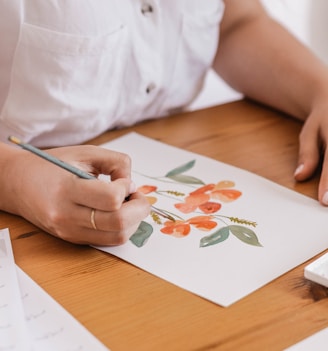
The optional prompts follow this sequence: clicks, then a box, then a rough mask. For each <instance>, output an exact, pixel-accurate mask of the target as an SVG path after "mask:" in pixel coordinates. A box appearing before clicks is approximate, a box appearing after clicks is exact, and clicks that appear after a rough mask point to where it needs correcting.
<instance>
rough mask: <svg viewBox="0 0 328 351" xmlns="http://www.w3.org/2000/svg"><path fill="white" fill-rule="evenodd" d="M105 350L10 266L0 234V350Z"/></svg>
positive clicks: (6, 244) (6, 233) (7, 244)
mask: <svg viewBox="0 0 328 351" xmlns="http://www.w3.org/2000/svg"><path fill="white" fill-rule="evenodd" d="M7 350H8V351H9V350H10V351H27V350H28V351H30V350H33V351H45V350H46V351H59V350H60V351H90V350H92V351H105V350H107V351H108V348H106V347H105V346H104V345H103V344H102V343H100V342H99V340H98V339H96V338H95V337H94V336H93V335H92V334H91V333H90V332H89V331H88V330H87V329H86V328H85V327H84V326H83V325H82V324H80V323H79V322H78V321H77V320H76V319H75V318H74V317H73V316H72V315H71V314H69V313H68V312H67V311H66V310H65V309H64V308H63V307H62V306H61V305H59V304H58V303H57V302H56V301H55V300H54V299H53V298H52V297H51V296H50V295H48V294H47V293H46V292H45V291H44V290H43V289H42V288H41V287H40V286H39V285H38V284H36V283H35V282H34V281H33V280H32V279H31V278H30V277H29V276H28V275H27V274H26V273H24V272H23V271H22V270H21V269H20V268H19V267H18V266H16V265H15V263H14V257H13V255H12V249H11V242H10V236H9V231H8V229H5V230H1V231H0V351H7Z"/></svg>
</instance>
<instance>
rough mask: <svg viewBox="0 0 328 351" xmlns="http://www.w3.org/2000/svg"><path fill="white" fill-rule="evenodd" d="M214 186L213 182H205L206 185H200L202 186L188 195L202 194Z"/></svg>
mask: <svg viewBox="0 0 328 351" xmlns="http://www.w3.org/2000/svg"><path fill="white" fill-rule="evenodd" d="M214 186H215V185H214V184H207V185H204V186H202V187H200V188H198V189H196V190H194V191H192V192H191V193H190V195H198V194H204V193H206V192H207V191H211V190H213V189H214Z"/></svg>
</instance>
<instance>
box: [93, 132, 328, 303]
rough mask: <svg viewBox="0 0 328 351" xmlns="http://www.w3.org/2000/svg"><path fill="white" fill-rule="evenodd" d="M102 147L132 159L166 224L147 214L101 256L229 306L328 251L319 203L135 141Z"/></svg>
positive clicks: (172, 150) (196, 157)
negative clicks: (123, 241) (110, 256)
mask: <svg viewBox="0 0 328 351" xmlns="http://www.w3.org/2000/svg"><path fill="white" fill-rule="evenodd" d="M103 147H105V148H109V149H112V150H117V151H120V152H124V153H127V154H128V155H130V157H131V159H132V169H133V172H132V176H133V180H134V182H135V183H136V184H137V186H138V189H139V191H141V192H143V193H144V194H145V196H147V198H148V201H149V202H150V203H151V204H152V205H153V206H155V208H156V209H159V210H162V211H165V213H166V214H167V216H168V217H170V218H171V220H170V219H165V218H163V217H161V216H159V215H158V214H157V213H156V212H152V214H151V215H150V216H149V217H148V218H146V219H145V220H144V221H143V222H142V223H141V225H140V227H139V229H138V231H137V232H136V233H135V234H134V235H133V236H132V237H131V238H130V240H129V241H128V242H127V243H126V244H124V245H122V246H117V247H98V249H100V250H103V251H106V252H108V253H111V254H113V255H116V256H118V257H120V258H122V259H124V260H126V261H128V262H130V263H132V264H134V265H136V266H138V267H140V268H142V269H144V270H146V271H148V272H150V273H152V274H154V275H156V276H158V277H161V278H163V279H165V280H167V281H169V282H171V283H173V284H175V285H177V286H179V287H181V288H184V289H186V290H189V291H190V292H192V293H194V294H197V295H199V296H201V297H203V298H206V299H208V300H210V301H212V302H214V303H217V304H219V305H222V306H229V305H231V304H232V303H235V302H236V301H238V300H239V299H241V298H243V297H245V296H246V295H248V294H250V293H251V292H253V291H255V290H256V289H258V288H260V287H262V286H263V285H265V284H267V283H268V282H270V281H271V280H273V279H275V278H277V277H278V276H280V275H282V274H284V273H285V272H287V271H288V270H290V269H292V268H294V267H295V266H297V265H299V264H301V263H303V262H304V261H306V260H308V259H310V258H311V257H313V256H314V255H316V254H318V253H320V252H322V251H323V250H325V249H326V248H327V247H328V232H327V229H326V222H327V209H326V208H324V207H323V206H320V204H319V203H318V202H317V201H316V200H313V199H310V198H308V197H305V196H303V195H300V194H298V193H296V192H293V191H291V190H289V189H287V188H284V187H282V186H279V185H277V184H275V183H273V182H271V181H269V180H267V179H264V178H263V177H260V176H257V175H255V174H252V173H250V172H247V171H244V170H241V169H239V168H236V167H233V166H230V165H227V164H224V163H221V162H219V161H216V160H213V159H210V158H207V157H204V156H202V155H198V154H195V153H191V152H188V151H185V150H182V149H179V148H176V147H172V146H169V145H167V144H164V143H161V142H158V141H155V140H152V139H149V138H147V137H144V136H142V135H140V134H137V133H129V134H127V135H125V136H123V137H120V138H118V139H116V140H114V141H112V142H109V143H106V144H104V145H103ZM250 162H251V157H250ZM172 219H173V220H172Z"/></svg>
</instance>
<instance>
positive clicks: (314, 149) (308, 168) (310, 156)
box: [294, 123, 320, 181]
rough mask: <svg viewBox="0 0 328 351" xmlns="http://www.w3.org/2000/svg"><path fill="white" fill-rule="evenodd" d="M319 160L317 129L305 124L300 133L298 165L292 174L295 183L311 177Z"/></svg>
mask: <svg viewBox="0 0 328 351" xmlns="http://www.w3.org/2000/svg"><path fill="white" fill-rule="evenodd" d="M319 160H320V143H319V135H318V129H317V128H315V127H313V126H311V127H310V126H309V124H307V123H305V125H304V127H303V129H302V131H301V133H300V146H299V157H298V165H297V168H296V170H295V173H294V177H295V179H296V180H297V181H303V180H306V179H308V178H309V177H311V176H312V175H313V173H314V172H315V170H316V169H317V167H318V164H319Z"/></svg>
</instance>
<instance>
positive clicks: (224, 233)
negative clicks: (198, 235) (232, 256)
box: [199, 227, 229, 247]
mask: <svg viewBox="0 0 328 351" xmlns="http://www.w3.org/2000/svg"><path fill="white" fill-rule="evenodd" d="M228 237H229V227H223V228H220V229H219V230H217V231H216V232H214V233H213V234H211V235H208V236H204V237H203V238H202V239H201V240H200V245H199V246H200V247H207V246H211V245H215V244H218V243H221V242H222V241H224V240H226V239H228Z"/></svg>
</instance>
